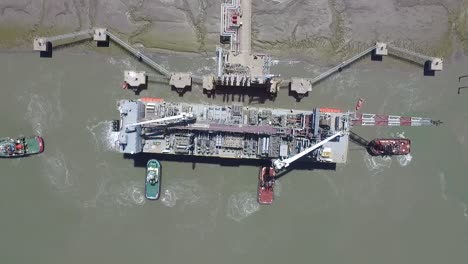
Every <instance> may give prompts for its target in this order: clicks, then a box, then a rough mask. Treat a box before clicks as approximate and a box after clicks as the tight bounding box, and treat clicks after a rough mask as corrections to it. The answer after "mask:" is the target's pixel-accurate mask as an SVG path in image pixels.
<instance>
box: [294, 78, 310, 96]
mask: <svg viewBox="0 0 468 264" xmlns="http://www.w3.org/2000/svg"><path fill="white" fill-rule="evenodd" d="M291 91H294V92H296V93H297V94H298V95H304V94H306V93H308V92H311V91H312V83H311V82H310V81H309V80H307V79H304V78H292V79H291Z"/></svg>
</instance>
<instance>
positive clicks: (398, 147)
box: [367, 138, 411, 156]
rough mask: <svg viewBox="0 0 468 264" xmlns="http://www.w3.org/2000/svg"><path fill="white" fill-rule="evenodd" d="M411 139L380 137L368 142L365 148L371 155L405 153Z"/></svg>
mask: <svg viewBox="0 0 468 264" xmlns="http://www.w3.org/2000/svg"><path fill="white" fill-rule="evenodd" d="M410 147H411V140H409V139H407V138H381V139H374V140H372V141H370V142H369V144H368V146H367V148H368V151H369V153H370V154H371V155H372V156H394V155H407V154H409V153H410Z"/></svg>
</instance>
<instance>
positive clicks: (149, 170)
mask: <svg viewBox="0 0 468 264" xmlns="http://www.w3.org/2000/svg"><path fill="white" fill-rule="evenodd" d="M160 190H161V165H160V164H159V161H157V160H155V159H151V160H149V161H148V163H147V164H146V183H145V195H146V199H148V200H157V199H158V198H159V192H160Z"/></svg>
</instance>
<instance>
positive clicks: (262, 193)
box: [258, 167, 276, 204]
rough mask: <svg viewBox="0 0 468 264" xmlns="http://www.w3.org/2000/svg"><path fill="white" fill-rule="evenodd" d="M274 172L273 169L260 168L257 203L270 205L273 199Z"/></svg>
mask: <svg viewBox="0 0 468 264" xmlns="http://www.w3.org/2000/svg"><path fill="white" fill-rule="evenodd" d="M275 176H276V172H275V169H274V168H273V167H262V168H261V169H260V175H259V179H258V203H260V204H271V203H273V197H274V186H275Z"/></svg>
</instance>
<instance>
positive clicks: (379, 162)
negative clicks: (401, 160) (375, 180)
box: [364, 155, 392, 175]
mask: <svg viewBox="0 0 468 264" xmlns="http://www.w3.org/2000/svg"><path fill="white" fill-rule="evenodd" d="M364 163H365V164H366V167H367V169H368V170H369V171H371V172H374V175H375V174H377V173H380V172H382V171H384V169H385V168H390V166H391V165H392V158H391V157H381V156H377V157H373V156H370V155H364Z"/></svg>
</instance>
